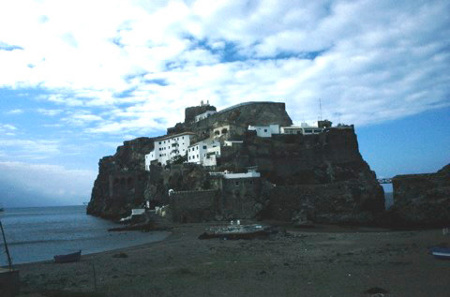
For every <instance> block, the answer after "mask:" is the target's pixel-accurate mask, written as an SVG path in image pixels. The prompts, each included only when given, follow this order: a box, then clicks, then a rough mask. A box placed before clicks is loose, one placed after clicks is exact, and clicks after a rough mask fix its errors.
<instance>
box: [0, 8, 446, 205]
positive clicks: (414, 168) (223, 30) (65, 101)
mask: <svg viewBox="0 0 450 297" xmlns="http://www.w3.org/2000/svg"><path fill="white" fill-rule="evenodd" d="M449 12H450V1H448V0H442V1H439V0H436V1H430V0H427V1H419V0H405V1H401V0H398V1H391V0H386V1H385V0H376V1H375V0H374V1H371V0H357V1H343V0H324V1H303V0H298V1H297V0H289V1H288V0H286V1H274V0H268V1H243V0H239V1H238V0H236V1H232V0H225V1H223V0H217V1H207V0H198V1H176V0H175V1H162V0H155V1H131V0H130V1H125V0H108V1H102V0H96V1H83V0H78V1H71V0H66V1H60V0H55V1H47V0H29V1H27V0H23V1H15V0H5V1H1V2H0V102H1V104H0V203H1V204H3V205H4V206H6V207H17V206H46V205H75V204H81V203H82V202H85V201H89V199H90V194H91V189H92V186H93V183H94V180H95V178H96V176H97V173H98V161H99V159H100V158H101V157H103V156H106V155H112V154H114V153H115V150H116V147H117V146H118V145H121V144H122V142H123V141H124V140H130V139H133V138H136V137H142V136H147V137H154V136H159V135H163V134H165V132H166V128H167V127H170V126H173V125H174V124H175V123H177V122H181V121H183V120H184V109H185V108H186V107H188V106H196V105H199V103H200V101H201V100H203V101H206V100H209V102H210V103H211V104H212V105H214V106H216V107H217V108H218V110H220V109H224V108H226V107H229V106H231V105H234V104H237V103H241V102H246V101H276V102H285V103H286V109H287V112H288V114H289V115H290V116H291V118H292V119H293V121H294V123H295V124H300V123H301V122H308V123H314V122H315V121H317V119H318V118H320V117H321V118H323V119H329V120H331V121H332V122H333V123H334V124H337V123H346V124H354V125H355V130H356V133H357V135H358V141H359V148H360V152H361V154H362V156H363V158H364V160H366V161H367V162H368V164H369V165H370V167H371V168H372V170H374V171H375V172H376V173H377V176H379V177H391V176H394V175H396V174H408V173H423V172H434V171H436V170H438V169H440V168H441V167H443V166H444V165H446V164H448V163H449V162H450V154H449V149H450V133H449V132H448V127H450V71H449V69H450V13H449ZM320 106H321V108H320Z"/></svg>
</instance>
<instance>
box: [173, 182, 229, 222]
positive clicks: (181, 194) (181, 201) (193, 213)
mask: <svg viewBox="0 0 450 297" xmlns="http://www.w3.org/2000/svg"><path fill="white" fill-rule="evenodd" d="M220 196H221V195H220V191H218V190H203V191H176V192H172V193H171V195H170V197H169V200H170V202H169V207H170V215H171V217H172V220H173V221H174V222H178V223H193V222H203V221H211V220H214V217H215V215H216V214H217V213H218V212H219V209H220V206H219V204H220Z"/></svg>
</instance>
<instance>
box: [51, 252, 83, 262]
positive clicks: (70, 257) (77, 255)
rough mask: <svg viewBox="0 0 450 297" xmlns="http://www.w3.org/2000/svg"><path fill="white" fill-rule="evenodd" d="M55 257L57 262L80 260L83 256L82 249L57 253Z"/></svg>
mask: <svg viewBox="0 0 450 297" xmlns="http://www.w3.org/2000/svg"><path fill="white" fill-rule="evenodd" d="M53 258H54V259H55V263H70V262H78V261H80V258H81V250H79V251H78V252H75V253H71V254H66V255H56V256H54V257H53Z"/></svg>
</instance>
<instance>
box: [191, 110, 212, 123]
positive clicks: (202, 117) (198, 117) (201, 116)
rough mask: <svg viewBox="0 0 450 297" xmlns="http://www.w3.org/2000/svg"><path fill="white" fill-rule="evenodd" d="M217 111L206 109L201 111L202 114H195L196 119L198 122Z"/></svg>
mask: <svg viewBox="0 0 450 297" xmlns="http://www.w3.org/2000/svg"><path fill="white" fill-rule="evenodd" d="M215 113H216V111H214V110H208V111H206V112H204V113H201V114H199V115H197V116H195V121H196V122H198V121H201V120H204V119H206V118H207V117H209V116H211V115H213V114H215Z"/></svg>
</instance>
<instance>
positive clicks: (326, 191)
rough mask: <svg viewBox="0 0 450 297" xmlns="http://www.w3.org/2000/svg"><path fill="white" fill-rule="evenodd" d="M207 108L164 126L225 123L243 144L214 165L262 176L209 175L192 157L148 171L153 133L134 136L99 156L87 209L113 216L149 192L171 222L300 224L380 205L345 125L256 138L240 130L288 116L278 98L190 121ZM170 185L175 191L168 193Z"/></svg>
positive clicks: (370, 214)
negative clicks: (167, 209) (250, 169)
mask: <svg viewBox="0 0 450 297" xmlns="http://www.w3.org/2000/svg"><path fill="white" fill-rule="evenodd" d="M206 110H215V108H214V107H212V106H209V105H204V106H200V107H191V108H188V109H186V119H185V122H184V123H179V124H177V125H176V126H175V127H173V128H169V132H177V133H178V132H182V131H192V132H194V133H196V135H197V140H200V139H203V138H207V137H209V135H210V134H211V131H212V129H213V128H214V127H217V126H219V127H220V125H223V124H232V125H234V126H235V130H234V132H233V133H234V134H233V135H234V136H235V137H236V138H233V139H234V140H235V139H237V138H238V139H240V140H243V144H241V145H238V146H232V147H223V149H222V152H221V157H220V159H219V160H218V162H219V163H218V165H217V167H216V168H215V169H216V170H217V171H224V170H230V171H233V172H245V170H246V168H247V167H252V166H256V167H257V168H258V171H259V172H261V175H262V177H261V178H256V179H238V180H232V179H223V178H220V177H219V178H217V177H211V176H210V175H209V169H206V168H204V167H202V166H200V165H195V164H180V165H173V164H172V165H169V166H166V167H165V168H162V167H160V166H156V165H151V167H150V172H147V171H145V170H144V159H145V154H148V153H149V152H150V151H151V150H152V149H153V141H154V139H152V138H138V139H135V140H132V141H127V142H125V143H124V145H123V146H121V147H119V148H118V150H117V152H116V154H115V155H114V156H109V157H105V158H103V159H101V160H100V163H99V175H98V177H97V180H96V181H95V184H94V188H93V190H92V198H91V201H90V203H89V205H88V210H87V211H88V213H89V214H93V215H97V216H102V217H107V218H113V219H115V218H119V217H124V216H126V215H129V213H130V210H131V208H135V207H140V206H141V205H142V204H143V203H144V201H146V200H149V201H151V203H152V205H166V204H170V212H171V213H170V214H171V216H172V219H173V220H174V221H177V222H198V221H209V220H215V219H223V220H229V219H244V218H248V219H254V218H260V219H277V220H284V221H288V222H293V223H295V224H297V225H299V226H300V225H305V226H306V225H310V224H312V223H314V222H324V223H356V224H361V223H364V224H366V223H369V222H372V221H373V218H374V217H375V216H376V215H377V214H379V213H380V212H383V211H384V198H383V190H382V188H381V186H380V185H379V184H378V183H377V180H376V176H375V173H374V172H372V171H371V170H370V168H369V166H368V165H367V163H366V162H364V160H363V159H362V157H361V155H360V153H359V150H358V142H357V138H356V134H355V132H354V129H353V127H352V126H347V127H338V128H329V125H330V124H331V123H325V124H324V123H322V124H323V125H324V127H327V128H326V129H325V130H324V132H322V133H320V134H315V135H274V136H273V137H271V138H261V137H257V136H256V134H255V133H254V132H252V131H250V132H248V131H246V130H247V127H248V125H270V124H278V125H281V126H289V125H291V124H292V120H291V119H290V117H289V115H288V114H287V113H286V110H285V104H284V103H273V102H251V103H245V104H242V105H237V106H233V107H231V108H228V109H225V110H222V111H220V112H218V113H216V114H213V115H211V116H209V117H208V118H205V119H203V120H201V121H198V122H195V121H194V118H195V116H196V115H198V114H200V113H203V112H205V111H206ZM170 129H171V130H170ZM230 133H231V132H230ZM170 189H172V190H174V191H175V192H174V195H172V196H169V194H168V192H169V190H170Z"/></svg>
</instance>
